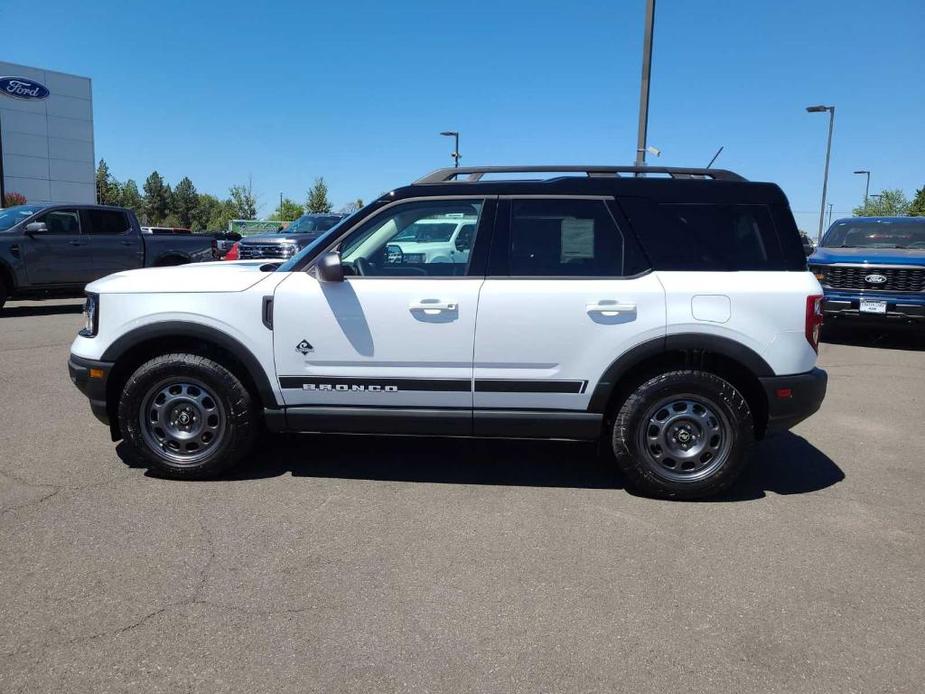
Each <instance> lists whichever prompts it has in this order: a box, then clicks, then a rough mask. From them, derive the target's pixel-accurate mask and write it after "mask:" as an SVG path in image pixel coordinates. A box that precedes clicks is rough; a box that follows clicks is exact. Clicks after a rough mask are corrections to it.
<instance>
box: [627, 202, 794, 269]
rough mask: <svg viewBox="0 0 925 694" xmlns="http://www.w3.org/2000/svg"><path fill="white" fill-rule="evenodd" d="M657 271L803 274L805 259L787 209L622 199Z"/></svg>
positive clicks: (770, 206) (759, 205) (754, 205)
mask: <svg viewBox="0 0 925 694" xmlns="http://www.w3.org/2000/svg"><path fill="white" fill-rule="evenodd" d="M620 204H621V206H622V207H623V208H624V211H625V212H626V214H627V216H628V217H629V218H630V222H631V223H632V225H633V229H634V231H635V232H636V234H637V235H638V236H639V241H640V243H641V244H642V246H643V248H644V249H645V251H646V253H648V255H649V257H650V259H651V261H652V265H653V267H654V268H655V269H656V270H700V271H719V272H724V271H736V270H804V269H805V268H806V255H805V253H804V251H803V246H802V243H801V241H800V235H799V232H798V231H797V228H796V225H795V224H794V222H793V216H792V215H791V214H790V211H789V210H787V209H786V207H782V206H779V205H761V204H719V203H716V204H714V203H687V202H685V203H672V202H663V203H655V202H653V201H651V200H646V199H643V198H624V199H622V200H621V201H620Z"/></svg>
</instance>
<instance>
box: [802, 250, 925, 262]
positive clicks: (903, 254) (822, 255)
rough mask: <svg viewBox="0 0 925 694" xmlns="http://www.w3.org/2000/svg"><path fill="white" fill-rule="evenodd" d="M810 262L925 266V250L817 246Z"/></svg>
mask: <svg viewBox="0 0 925 694" xmlns="http://www.w3.org/2000/svg"><path fill="white" fill-rule="evenodd" d="M808 262H809V263H810V264H811V265H812V264H813V263H821V264H831V263H859V264H864V265H921V266H922V267H925V250H920V249H914V248H825V247H820V248H817V249H816V251H815V252H814V253H813V254H812V255H811V256H810V257H809V260H808Z"/></svg>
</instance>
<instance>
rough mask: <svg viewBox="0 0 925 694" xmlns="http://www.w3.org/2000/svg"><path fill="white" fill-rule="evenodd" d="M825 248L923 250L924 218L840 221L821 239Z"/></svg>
mask: <svg viewBox="0 0 925 694" xmlns="http://www.w3.org/2000/svg"><path fill="white" fill-rule="evenodd" d="M822 245H823V246H824V247H825V248H912V249H918V250H925V217H922V218H910V219H840V220H839V221H837V222H835V224H833V225H832V226H830V227H829V230H828V231H827V232H826V233H825V236H824V237H823V239H822Z"/></svg>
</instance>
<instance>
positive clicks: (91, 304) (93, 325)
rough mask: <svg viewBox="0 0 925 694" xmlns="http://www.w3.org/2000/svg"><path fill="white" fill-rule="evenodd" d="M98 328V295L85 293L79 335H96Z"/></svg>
mask: <svg viewBox="0 0 925 694" xmlns="http://www.w3.org/2000/svg"><path fill="white" fill-rule="evenodd" d="M99 329H100V296H99V294H89V293H88V294H87V300H86V301H85V302H84V327H83V330H81V331H80V336H81V337H96V333H97V332H98V331H99Z"/></svg>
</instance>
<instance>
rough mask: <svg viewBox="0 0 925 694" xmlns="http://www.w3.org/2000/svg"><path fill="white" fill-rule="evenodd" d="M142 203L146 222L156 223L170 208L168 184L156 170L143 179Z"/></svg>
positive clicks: (159, 221)
mask: <svg viewBox="0 0 925 694" xmlns="http://www.w3.org/2000/svg"><path fill="white" fill-rule="evenodd" d="M144 191H145V197H144V203H143V210H144V217H145V220H146V221H147V223H148V224H151V225H158V224H160V223H161V222H163V221H164V218H165V217H166V216H167V213H168V212H169V210H170V186H169V185H167V184H166V183H164V179H163V178H162V177H161V175H160V174H159V173H158V172H157V171H152V172H151V175H150V176H148V178H147V180H145V185H144Z"/></svg>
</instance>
